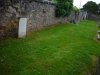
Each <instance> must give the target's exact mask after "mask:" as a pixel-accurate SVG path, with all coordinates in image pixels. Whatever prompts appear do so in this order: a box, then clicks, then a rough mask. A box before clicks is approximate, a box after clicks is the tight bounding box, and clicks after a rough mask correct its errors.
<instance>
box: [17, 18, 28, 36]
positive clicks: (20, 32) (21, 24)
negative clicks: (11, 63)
mask: <svg viewBox="0 0 100 75" xmlns="http://www.w3.org/2000/svg"><path fill="white" fill-rule="evenodd" d="M26 27H27V18H20V20H19V30H18V38H24V37H25V36H26Z"/></svg>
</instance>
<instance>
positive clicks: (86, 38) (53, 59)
mask: <svg viewBox="0 0 100 75" xmlns="http://www.w3.org/2000/svg"><path fill="white" fill-rule="evenodd" d="M96 35H97V26H96V22H95V21H82V22H80V23H79V24H59V25H57V26H52V27H47V28H45V29H42V30H40V31H37V32H32V33H30V34H29V35H28V36H27V37H26V38H24V39H8V40H5V41H0V75H82V73H83V72H84V71H86V70H87V71H88V70H89V71H90V72H91V71H92V70H91V67H92V66H91V65H92V56H99V55H100V43H99V42H98V41H97V40H96Z"/></svg>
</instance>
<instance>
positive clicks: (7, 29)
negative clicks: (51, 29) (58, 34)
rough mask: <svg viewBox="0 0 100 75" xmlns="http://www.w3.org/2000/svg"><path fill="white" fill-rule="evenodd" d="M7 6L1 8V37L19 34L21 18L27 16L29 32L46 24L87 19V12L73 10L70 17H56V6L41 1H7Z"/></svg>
mask: <svg viewBox="0 0 100 75" xmlns="http://www.w3.org/2000/svg"><path fill="white" fill-rule="evenodd" d="M5 6H6V7H2V8H0V38H1V37H2V36H3V37H5V36H15V35H16V36H17V34H18V22H19V18H21V17H22V18H27V19H28V24H27V32H30V31H33V30H35V31H36V30H38V29H40V28H43V27H45V26H49V25H52V24H57V23H66V22H72V23H77V22H79V21H80V20H83V19H86V17H85V16H86V12H84V11H81V12H72V13H71V14H70V16H69V17H65V18H56V17H55V8H56V6H55V5H54V4H51V3H44V2H40V1H34V2H31V3H30V2H29V1H27V0H22V1H21V2H16V3H15V4H12V3H11V2H7V3H6V5H5Z"/></svg>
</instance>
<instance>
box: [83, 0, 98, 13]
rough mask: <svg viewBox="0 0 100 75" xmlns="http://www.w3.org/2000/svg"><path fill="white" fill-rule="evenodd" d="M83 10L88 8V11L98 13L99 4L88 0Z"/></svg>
mask: <svg viewBox="0 0 100 75" xmlns="http://www.w3.org/2000/svg"><path fill="white" fill-rule="evenodd" d="M83 10H86V11H87V12H90V13H93V14H96V13H97V11H98V5H97V4H96V3H95V2H93V1H88V2H87V3H86V4H85V5H84V6H83Z"/></svg>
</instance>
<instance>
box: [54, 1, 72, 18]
mask: <svg viewBox="0 0 100 75" xmlns="http://www.w3.org/2000/svg"><path fill="white" fill-rule="evenodd" d="M72 9H73V0H57V6H56V17H65V16H68V15H69V14H70V12H71V11H72Z"/></svg>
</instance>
